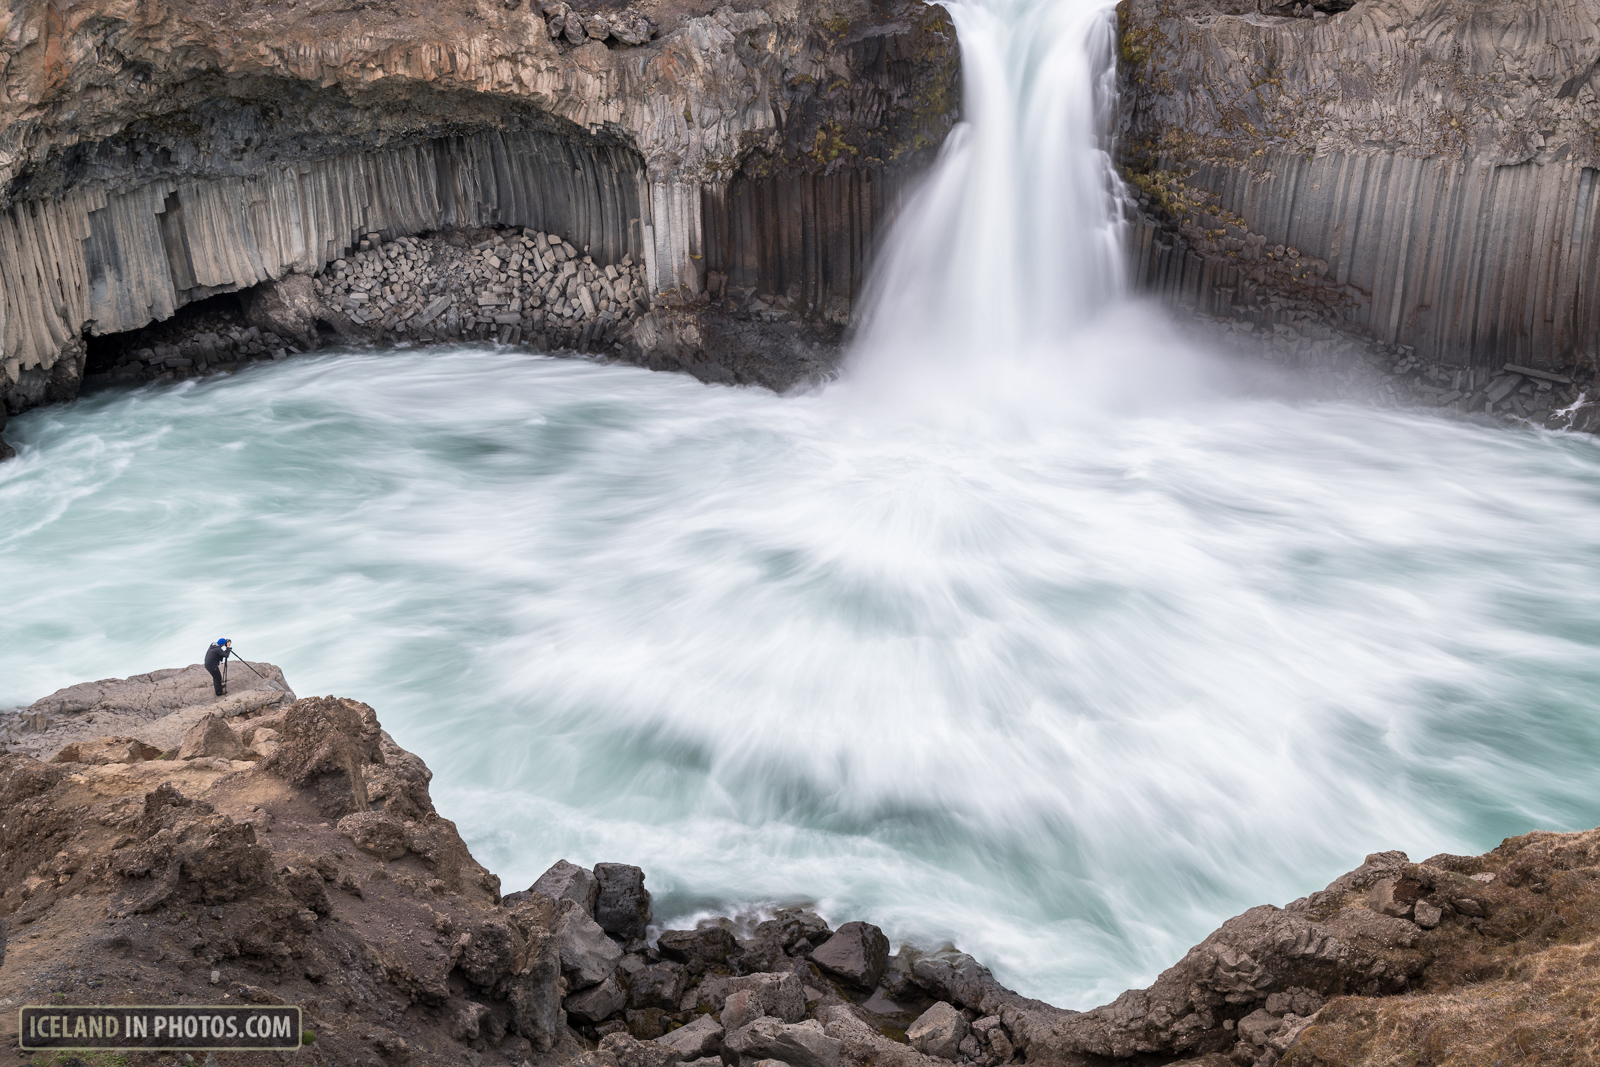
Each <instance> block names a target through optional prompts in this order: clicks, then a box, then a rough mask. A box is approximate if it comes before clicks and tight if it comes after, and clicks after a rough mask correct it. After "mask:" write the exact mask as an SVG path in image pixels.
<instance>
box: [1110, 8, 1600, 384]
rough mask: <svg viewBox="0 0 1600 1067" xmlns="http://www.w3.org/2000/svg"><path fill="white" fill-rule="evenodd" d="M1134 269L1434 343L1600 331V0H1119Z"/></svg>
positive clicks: (1285, 321)
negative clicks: (1136, 220)
mask: <svg viewBox="0 0 1600 1067" xmlns="http://www.w3.org/2000/svg"><path fill="white" fill-rule="evenodd" d="M1120 12H1121V18H1122V22H1121V29H1122V33H1121V60H1122V76H1123V79H1124V84H1125V93H1126V96H1125V100H1126V103H1127V109H1126V113H1125V116H1124V129H1123V131H1122V143H1121V152H1122V155H1123V163H1124V167H1125V172H1126V173H1127V175H1128V177H1129V179H1130V183H1131V184H1132V185H1133V186H1134V188H1135V189H1136V190H1137V193H1138V196H1139V199H1140V204H1141V213H1142V221H1143V222H1144V225H1143V226H1142V227H1141V228H1140V229H1139V239H1138V242H1137V244H1138V249H1137V255H1136V270H1137V272H1138V273H1139V275H1140V278H1141V280H1142V281H1143V282H1144V284H1146V285H1149V286H1152V287H1154V288H1157V289H1161V290H1163V291H1165V292H1167V293H1169V294H1171V295H1172V296H1174V297H1175V298H1176V299H1177V300H1179V301H1180V302H1182V303H1184V304H1187V305H1188V306H1191V307H1196V308H1198V309H1199V310H1202V311H1206V312H1209V313H1213V314H1217V315H1221V316H1223V317H1231V318H1235V319H1246V320H1250V321H1253V322H1254V323H1255V324H1256V325H1258V326H1260V325H1268V326H1271V325H1273V324H1280V325H1289V324H1295V323H1300V324H1318V325H1328V324H1332V325H1336V326H1338V327H1340V328H1344V329H1350V330H1352V331H1355V332H1357V333H1360V334H1364V335H1366V336H1368V337H1371V338H1375V339H1376V340H1377V341H1379V342H1383V343H1386V344H1389V345H1392V346H1400V348H1402V349H1404V350H1406V351H1405V352H1404V353H1403V354H1407V355H1409V354H1411V353H1413V352H1414V353H1415V355H1416V356H1417V357H1419V358H1421V359H1423V360H1426V361H1428V362H1430V363H1435V362H1445V363H1453V364H1456V365H1464V366H1473V367H1493V368H1498V367H1499V366H1500V365H1502V364H1504V363H1507V362H1510V363H1515V364H1520V365H1527V366H1535V367H1546V368H1560V367H1563V366H1568V367H1570V366H1573V365H1575V364H1578V363H1591V362H1592V361H1593V360H1594V359H1595V358H1596V355H1597V353H1600V286H1597V282H1600V197H1597V196H1596V188H1595V186H1596V179H1597V177H1600V169H1597V168H1600V143H1597V136H1600V133H1597V131H1600V95H1597V94H1600V77H1597V74H1600V8H1596V6H1595V5H1594V4H1592V3H1589V2H1587V0H1535V2H1526V0H1359V2H1357V3H1353V4H1352V3H1349V2H1348V0H1313V2H1312V3H1290V4H1281V5H1274V4H1273V3H1271V2H1270V0H1260V2H1257V0H1124V2H1123V4H1122V5H1121V8H1120Z"/></svg>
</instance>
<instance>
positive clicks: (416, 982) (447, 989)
mask: <svg viewBox="0 0 1600 1067" xmlns="http://www.w3.org/2000/svg"><path fill="white" fill-rule="evenodd" d="M256 666H257V669H259V670H260V671H261V672H262V674H263V675H265V676H266V678H267V679H268V680H267V681H264V682H263V683H262V684H261V685H259V686H257V687H256V688H255V689H251V690H241V691H239V692H236V693H234V694H232V695H231V696H230V697H229V698H227V700H228V701H233V703H227V702H226V701H225V702H221V703H219V702H217V701H216V700H215V699H214V698H213V697H212V694H211V692H210V687H209V684H206V685H205V686H203V687H202V686H200V685H198V684H197V680H196V679H195V677H194V676H195V675H196V674H197V673H198V674H199V675H200V678H202V679H205V675H204V673H203V672H201V671H199V670H198V669H197V668H189V669H186V670H181V671H158V672H155V673H153V674H149V675H143V676H140V677H137V678H132V679H126V680H115V681H104V682H95V683H88V684H85V685H80V686H73V687H71V688H69V689H64V690H62V691H61V692H59V693H56V694H53V695H52V696H51V697H47V698H45V699H44V700H42V701H39V702H37V703H36V704H35V705H34V706H33V708H31V709H27V711H26V712H25V714H24V715H23V716H21V717H22V718H24V719H26V720H27V721H28V722H29V723H30V727H31V728H30V730H29V731H28V732H27V733H25V734H22V735H21V736H22V738H23V741H22V744H23V745H25V746H26V747H27V748H28V749H29V751H30V752H32V753H33V755H29V754H25V753H22V752H17V751H12V752H7V753H5V754H0V812H3V813H4V815H3V818H0V1040H12V1039H14V1036H15V1035H14V1034H12V1033H10V1030H9V1028H10V1027H11V1026H14V1025H15V1020H16V1017H17V1016H16V1014H15V1012H14V1011H13V1010H12V1009H13V1008H15V1007H16V1006H18V1005H20V1004H22V1003H34V1002H50V1001H51V1000H64V1001H66V1002H75V1003H79V1002H87V1003H119V1002H120V1003H152V1002H153V1003H161V1002H173V1001H179V1002H182V1001H187V1002H189V1003H212V1002H219V1001H220V1002H227V1001H229V1000H245V1001H249V1002H252V1003H273V1002H280V1001H281V1002H286V1003H296V1004H300V1005H302V1006H303V1007H304V1008H305V1010H306V1016H307V1025H308V1026H309V1027H310V1028H311V1029H312V1030H313V1031H315V1033H316V1035H317V1036H316V1040H315V1042H314V1043H313V1044H311V1045H309V1046H307V1047H306V1048H304V1049H303V1050H302V1059H303V1060H304V1061H305V1062H307V1063H314V1064H330V1065H331V1064H339V1065H344V1064H386V1065H387V1064H393V1065H400V1064H417V1065H426V1064H455V1063H459V1062H462V1060H463V1059H465V1060H467V1061H470V1062H472V1063H474V1064H479V1065H481V1064H483V1063H489V1064H502V1063H505V1064H512V1065H518V1067H520V1065H521V1064H524V1063H532V1064H535V1065H541V1067H543V1065H550V1067H553V1065H555V1064H558V1063H568V1062H575V1063H581V1065H582V1067H678V1065H679V1064H686V1063H695V1064H697V1065H698V1067H754V1065H757V1064H760V1065H764V1067H776V1065H777V1064H787V1065H788V1067H940V1065H945V1067H949V1065H951V1064H963V1065H970V1067H1001V1065H1005V1064H1017V1063H1026V1064H1047V1065H1059V1067H1104V1065H1106V1064H1114V1063H1127V1064H1130V1065H1139V1067H1147V1065H1151V1064H1175V1063H1184V1064H1191V1065H1195V1067H1200V1065H1204V1067H1277V1065H1284V1067H1289V1065H1297V1067H1334V1065H1349V1064H1373V1065H1378V1064H1393V1063H1402V1062H1403V1063H1428V1064H1447V1065H1451V1067H1456V1065H1459V1067H1467V1065H1469V1064H1474V1065H1475V1064H1486V1063H1492V1062H1495V1061H1496V1060H1503V1062H1505V1063H1508V1064H1509V1063H1514V1062H1523V1063H1536V1062H1549V1063H1581V1062H1587V1061H1585V1060H1584V1059H1583V1056H1584V1055H1587V1054H1588V1053H1591V1052H1592V1051H1593V1050H1594V1049H1595V1048H1597V1047H1600V948H1597V946H1600V907H1597V905H1600V890H1597V889H1596V886H1597V885H1600V831H1591V832H1588V833H1582V834H1547V833H1540V834H1530V835H1528V836H1526V837H1522V838H1515V839H1511V840H1508V841H1506V842H1505V843H1504V844H1503V845H1501V847H1500V848H1498V849H1496V850H1495V851H1493V852H1491V853H1489V854H1487V855H1485V856H1481V857H1462V856H1436V857H1434V858H1433V859H1431V860H1428V861H1426V862H1425V863H1421V864H1414V863H1411V862H1410V861H1409V860H1408V859H1407V857H1406V856H1405V855H1404V854H1402V853H1398V852H1385V853H1378V854H1375V855H1372V856H1369V857H1367V861H1366V862H1365V863H1364V864H1362V866H1361V867H1359V868H1357V869H1356V870H1354V871H1352V872H1350V873H1349V874H1347V875H1344V876H1343V877H1341V878H1339V879H1337V880H1336V881H1335V882H1334V883H1333V884H1331V885H1330V886H1328V888H1327V889H1325V890H1322V891H1320V892H1317V893H1313V894H1311V895H1310V896H1308V897H1306V898H1303V899H1301V900H1297V901H1295V902H1294V903H1292V904H1290V905H1288V906H1287V907H1285V908H1276V907H1271V906H1262V907H1258V908H1252V909H1251V910H1250V911H1247V912H1245V913H1244V914H1243V915H1240V916H1237V917H1235V918H1233V919H1230V920H1229V921H1228V922H1227V923H1225V924H1224V925H1223V926H1222V927H1221V928H1220V929H1218V930H1217V931H1216V932H1215V933H1213V934H1212V935H1211V936H1210V937H1208V938H1206V939H1205V940H1204V941H1203V942H1201V943H1200V944H1199V945H1197V946H1195V948H1193V949H1191V950H1190V951H1189V953H1188V954H1187V955H1186V956H1185V957H1184V958H1183V959H1182V960H1180V961H1179V962H1178V963H1177V964H1176V965H1174V966H1173V967H1172V968H1170V969H1169V970H1167V971H1166V972H1164V973H1163V974H1162V975H1161V976H1160V977H1159V978H1158V979H1157V980H1156V982H1155V983H1154V984H1153V985H1152V986H1150V988H1148V989H1143V990H1130V991H1129V992H1127V993H1125V994H1123V995H1122V996H1121V997H1119V998H1117V1000H1116V1001H1114V1002H1113V1003H1111V1004H1108V1005H1105V1006H1103V1007H1099V1008H1095V1009H1094V1010H1092V1011H1087V1012H1076V1011H1068V1010H1064V1009H1060V1008H1055V1007H1052V1006H1051V1005H1048V1004H1044V1003H1041V1002H1039V1001H1036V1000H1030V999H1028V998H1025V997H1022V996H1020V995H1018V994H1017V993H1015V992H1012V991H1011V990H1008V989H1006V988H1005V987H1003V986H1001V985H1000V984H999V983H998V982H997V981H995V979H994V977H993V975H992V974H991V973H990V972H989V971H988V969H987V968H985V967H983V966H982V965H981V964H980V963H979V962H978V961H977V960H975V959H973V958H972V957H971V956H969V955H966V954H964V953H961V952H958V951H956V950H955V949H954V948H952V947H948V946H947V947H945V948H944V949H942V950H939V951H935V952H923V951H919V950H918V949H916V948H914V947H912V946H909V945H907V946H902V947H901V948H900V949H899V951H897V952H894V953H893V954H889V953H888V947H889V946H888V944H887V941H886V939H885V938H884V936H883V934H882V932H881V931H880V930H878V929H877V928H876V927H873V926H871V925H870V924H867V923H862V922H848V923H845V924H843V925H841V926H840V927H839V928H838V929H837V930H833V929H830V927H829V926H828V924H827V923H826V922H825V921H824V920H823V919H822V918H821V917H820V916H818V915H817V914H816V913H814V912H812V911H809V910H806V909H803V908H791V909H785V910H779V911H777V912H775V913H771V914H766V915H760V916H755V917H750V916H744V917H741V918H740V919H738V920H734V919H714V920H707V921H704V922H702V923H700V924H699V926H698V927H697V928H695V929H693V930H662V929H660V928H659V926H657V925H655V924H654V922H653V915H652V911H651V898H650V894H649V890H648V887H647V885H646V881H647V879H646V875H645V872H643V871H642V870H640V869H639V868H637V867H632V866H629V865H627V864H621V863H611V864H598V865H597V866H596V868H595V870H593V871H589V870H586V869H584V868H582V867H579V866H577V865H576V864H572V863H568V862H566V861H564V860H563V861H560V862H558V863H556V864H555V865H554V866H553V867H552V868H551V869H550V870H549V871H548V872H547V873H546V874H545V875H543V876H542V877H541V878H539V879H538V880H537V881H536V882H535V883H534V885H533V886H531V887H529V888H528V889H526V890H522V891H519V892H515V893H510V894H507V895H506V896H505V897H503V898H502V897H501V896H500V894H499V889H500V885H499V882H498V879H496V878H495V876H494V875H492V874H490V873H489V872H488V871H486V870H485V869H484V868H483V867H481V866H480V865H479V864H477V863H476V862H475V861H474V860H473V858H472V856H471V854H470V853H469V852H468V850H467V848H466V845H465V844H464V843H463V842H462V840H461V838H460V836H459V835H458V834H457V832H456V829H455V826H454V825H453V824H452V823H451V822H450V821H449V820H447V819H444V818H442V817H441V816H440V815H439V814H438V813H437V812H436V811H435V810H434V808H433V805H432V802H431V800H430V799H429V795H428V780H429V778H430V773H429V771H428V769H427V767H426V766H425V765H424V764H423V763H422V761H421V760H420V759H418V758H417V757H416V756H414V755H412V754H410V753H408V752H405V751H404V750H402V749H400V748H399V747H398V746H397V745H395V743H394V742H393V740H392V739H390V738H389V736H388V735H387V734H386V733H384V732H383V730H382V728H381V727H380V725H379V723H378V720H377V717H376V715H375V714H374V712H373V710H372V709H371V708H369V707H367V706H366V705H364V704H360V703H358V702H356V701H352V700H342V699H337V698H334V697H313V698H309V699H303V700H295V699H294V698H293V694H292V693H290V692H289V690H288V686H287V685H286V684H284V682H283V679H282V674H281V672H279V671H277V670H276V668H272V667H271V666H270V665H267V664H258V665H256ZM206 681H207V683H208V682H209V679H206ZM41 715H42V716H43V718H42V719H41V718H40V716H41ZM174 716H184V717H185V718H184V719H183V721H182V723H179V722H176V721H175V720H174ZM95 726H105V727H108V728H111V729H114V730H115V733H114V734H113V735H112V736H109V737H104V738H91V737H87V736H85V733H86V731H87V730H89V729H91V728H92V727H95ZM179 726H181V727H182V729H181V736H180V734H179V731H178V727H179ZM174 736H180V742H181V743H177V744H175V745H166V744H165V742H167V741H172V740H173V738H174ZM158 742H159V743H158ZM36 757H43V759H40V758H36ZM641 935H645V936H641ZM1418 1050H1422V1051H1421V1052H1419V1051H1418ZM1584 1050H1588V1051H1587V1052H1585V1051H1584ZM229 1060H230V1062H237V1063H241V1064H252V1065H253V1064H256V1063H261V1064H267V1063H276V1062H277V1054H275V1053H236V1054H230V1057H229ZM129 1062H130V1063H131V1064H135V1065H141V1064H151V1065H154V1064H163V1065H165V1064H174V1063H176V1062H177V1061H175V1060H174V1059H173V1057H172V1056H170V1055H162V1054H154V1053H144V1054H134V1055H132V1056H130V1057H129Z"/></svg>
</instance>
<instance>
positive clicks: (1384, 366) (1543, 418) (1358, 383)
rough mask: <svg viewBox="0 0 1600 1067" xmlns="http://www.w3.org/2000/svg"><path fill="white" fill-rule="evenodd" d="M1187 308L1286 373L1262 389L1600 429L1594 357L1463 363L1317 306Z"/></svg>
mask: <svg viewBox="0 0 1600 1067" xmlns="http://www.w3.org/2000/svg"><path fill="white" fill-rule="evenodd" d="M1295 252H1296V250H1293V249H1290V250H1287V252H1286V254H1288V253H1295ZM1188 310H1189V313H1190V317H1189V318H1188V319H1187V320H1186V324H1185V327H1184V329H1185V332H1186V333H1187V335H1188V336H1190V337H1191V338H1193V339H1194V340H1195V341H1197V342H1199V343H1200V344H1202V345H1205V346H1208V347H1217V348H1222V349H1223V350H1225V351H1228V352H1232V353H1238V354H1242V355H1244V356H1246V357H1248V358H1250V359H1253V360H1258V361H1259V362H1260V364H1262V365H1264V366H1266V367H1269V368H1274V369H1276V370H1281V371H1283V372H1285V373H1284V374H1282V375H1279V376H1277V377H1275V378H1271V379H1259V378H1258V379H1257V380H1258V382H1259V383H1260V384H1261V387H1262V389H1261V391H1263V392H1277V393H1285V394H1292V395H1296V396H1310V397H1314V398H1317V399H1323V400H1350V401H1355V402H1358V403H1376V404H1377V405H1378V406H1380V407H1408V408H1423V409H1432V410H1436V411H1439V412H1441V413H1443V414H1447V415H1450V416H1455V417H1463V418H1474V419H1482V420H1485V421H1491V422H1495V423H1498V424H1502V425H1507V426H1518V427H1524V428H1535V429H1545V430H1571V431H1575V432H1580V433H1596V432H1600V388H1597V385H1596V383H1597V380H1600V371H1597V370H1596V368H1595V367H1594V366H1593V365H1591V364H1588V363H1581V364H1570V365H1566V366H1557V367H1555V368H1539V367H1529V366H1524V365H1522V364H1516V363H1506V364H1501V365H1499V366H1488V367H1463V366H1456V365H1453V364H1448V363H1440V362H1437V361H1430V360H1427V359H1424V358H1423V357H1421V356H1419V355H1418V354H1417V352H1416V350H1415V349H1414V348H1411V347H1410V346H1406V345H1393V344H1384V343H1380V342H1377V341H1373V340H1372V339H1371V338H1370V337H1366V336H1363V335H1361V334H1360V333H1357V332H1354V331H1352V330H1350V329H1348V328H1346V327H1343V326H1341V325H1340V324H1339V323H1338V322H1337V320H1336V319H1334V318H1333V317H1331V316H1326V315H1319V314H1316V313H1313V312H1308V311H1302V310H1294V309H1290V308H1285V307H1271V306H1269V307H1263V308H1261V309H1259V310H1258V311H1256V312H1253V313H1246V312H1244V311H1242V310H1240V309H1235V311H1234V313H1233V314H1231V315H1227V316H1219V315H1214V314H1210V313H1207V312H1203V311H1200V310H1197V309H1194V308H1192V307H1191V308H1189V309H1188Z"/></svg>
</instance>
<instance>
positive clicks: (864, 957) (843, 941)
mask: <svg viewBox="0 0 1600 1067" xmlns="http://www.w3.org/2000/svg"><path fill="white" fill-rule="evenodd" d="M811 962H812V963H815V964H816V965H817V966H818V967H820V968H822V969H823V970H824V971H826V972H827V973H829V974H831V975H833V976H834V977H836V978H842V979H844V980H845V981H846V982H849V983H850V984H851V985H854V986H857V987H859V988H861V989H864V990H869V991H870V990H872V989H874V988H876V987H877V985H878V980H879V979H880V978H882V977H883V969H884V968H885V967H887V966H888V964H889V939H888V938H887V937H885V936H883V931H882V930H880V929H878V928H877V927H876V926H873V925H872V924H871V923H864V922H851V923H845V924H844V925H843V926H841V927H839V929H838V931H837V932H835V933H834V935H833V936H832V937H830V938H828V940H827V941H824V942H823V943H822V944H821V945H819V946H818V947H817V949H816V950H815V951H813V952H812V953H811Z"/></svg>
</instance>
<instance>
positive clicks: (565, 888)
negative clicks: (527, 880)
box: [528, 860, 642, 918]
mask: <svg viewBox="0 0 1600 1067" xmlns="http://www.w3.org/2000/svg"><path fill="white" fill-rule="evenodd" d="M641 877H642V876H641ZM528 892H530V893H539V894H542V895H544V896H547V897H549V898H550V899H551V900H572V901H576V902H577V903H578V904H579V905H580V906H581V907H582V908H583V910H584V911H585V912H586V913H587V914H588V915H589V916H590V917H591V918H592V917H593V916H594V905H595V901H596V900H597V899H598V898H599V896H600V881H599V879H597V878H596V877H595V876H594V875H593V874H592V873H590V872H589V871H587V870H585V869H584V868H582V867H579V866H578V865H577V864H576V863H568V862H567V861H566V860H556V862H555V863H554V864H553V865H552V866H551V868H550V869H549V870H548V871H545V872H544V873H543V874H541V875H540V876H539V879H538V881H536V882H534V883H533V885H531V886H529V887H528Z"/></svg>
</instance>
